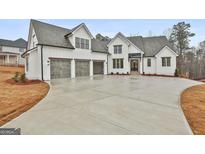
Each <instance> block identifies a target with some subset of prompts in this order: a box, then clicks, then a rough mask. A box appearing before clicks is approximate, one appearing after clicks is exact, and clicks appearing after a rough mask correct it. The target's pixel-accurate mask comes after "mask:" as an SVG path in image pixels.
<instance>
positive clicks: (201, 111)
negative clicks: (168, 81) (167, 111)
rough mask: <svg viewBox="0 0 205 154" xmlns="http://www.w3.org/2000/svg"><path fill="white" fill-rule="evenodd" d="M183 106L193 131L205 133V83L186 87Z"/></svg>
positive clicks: (200, 133) (182, 97) (182, 96)
mask: <svg viewBox="0 0 205 154" xmlns="http://www.w3.org/2000/svg"><path fill="white" fill-rule="evenodd" d="M181 106H182V109H183V111H184V114H185V116H186V119H187V121H188V123H189V125H190V127H191V129H192V131H193V133H194V134H197V135H202V134H203V135H205V84H203V85H197V86H193V87H190V88H188V89H186V90H185V91H184V92H183V93H182V95H181Z"/></svg>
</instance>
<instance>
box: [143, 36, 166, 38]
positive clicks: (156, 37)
mask: <svg viewBox="0 0 205 154" xmlns="http://www.w3.org/2000/svg"><path fill="white" fill-rule="evenodd" d="M159 37H166V36H165V35H159V36H147V37H143V38H159Z"/></svg>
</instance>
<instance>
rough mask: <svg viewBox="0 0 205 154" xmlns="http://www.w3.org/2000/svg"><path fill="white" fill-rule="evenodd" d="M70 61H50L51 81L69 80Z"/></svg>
mask: <svg viewBox="0 0 205 154" xmlns="http://www.w3.org/2000/svg"><path fill="white" fill-rule="evenodd" d="M70 62H71V61H70V60H69V59H51V60H50V68H51V79H58V78H70V76H71V63H70Z"/></svg>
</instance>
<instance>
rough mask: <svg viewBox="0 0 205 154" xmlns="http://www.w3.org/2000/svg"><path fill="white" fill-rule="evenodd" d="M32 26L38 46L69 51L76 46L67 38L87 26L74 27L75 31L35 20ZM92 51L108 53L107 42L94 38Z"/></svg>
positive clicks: (32, 21)
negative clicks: (67, 49)
mask: <svg viewBox="0 0 205 154" xmlns="http://www.w3.org/2000/svg"><path fill="white" fill-rule="evenodd" d="M31 24H32V25H33V27H34V31H35V33H36V37H37V40H38V44H42V45H50V46H56V47H64V48H69V49H74V46H73V45H72V44H71V42H70V41H69V39H68V38H67V36H68V35H69V34H71V33H72V32H74V31H75V30H77V29H78V28H80V27H81V26H85V27H86V25H85V24H84V23H82V24H80V25H78V26H76V27H74V28H73V29H67V28H63V27H59V26H55V25H51V24H47V23H44V22H40V21H37V20H33V19H32V20H31ZM86 28H87V27H86ZM88 32H89V31H88ZM89 33H90V32H89ZM91 50H92V51H95V52H104V53H107V42H104V41H98V40H96V39H94V38H93V39H91Z"/></svg>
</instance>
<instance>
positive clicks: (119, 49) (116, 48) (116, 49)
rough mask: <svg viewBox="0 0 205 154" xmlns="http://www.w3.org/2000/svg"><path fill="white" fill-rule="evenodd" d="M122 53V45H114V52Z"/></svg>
mask: <svg viewBox="0 0 205 154" xmlns="http://www.w3.org/2000/svg"><path fill="white" fill-rule="evenodd" d="M121 53H122V45H114V54H121Z"/></svg>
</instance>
